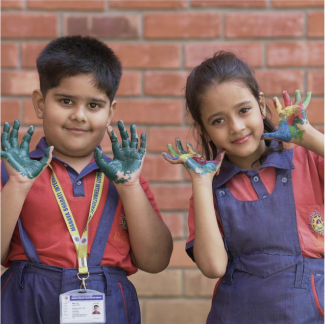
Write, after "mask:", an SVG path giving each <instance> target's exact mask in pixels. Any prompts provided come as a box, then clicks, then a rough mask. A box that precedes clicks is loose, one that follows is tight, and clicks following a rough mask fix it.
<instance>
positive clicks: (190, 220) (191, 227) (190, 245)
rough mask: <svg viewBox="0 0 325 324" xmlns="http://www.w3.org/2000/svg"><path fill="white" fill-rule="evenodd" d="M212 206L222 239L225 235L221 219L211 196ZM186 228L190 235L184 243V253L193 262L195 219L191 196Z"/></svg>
mask: <svg viewBox="0 0 325 324" xmlns="http://www.w3.org/2000/svg"><path fill="white" fill-rule="evenodd" d="M213 204H214V211H215V213H216V218H217V222H218V226H219V230H220V234H221V236H222V238H224V236H225V235H224V231H223V227H222V223H221V219H220V216H219V213H218V210H217V205H216V201H215V196H214V195H213ZM188 227H189V232H190V234H189V237H188V240H187V242H186V253H187V254H188V256H189V257H190V258H191V259H192V260H193V261H194V262H195V259H194V254H193V246H194V238H195V218H194V202H193V195H192V197H191V198H190V207H189V211H188Z"/></svg>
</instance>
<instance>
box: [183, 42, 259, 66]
mask: <svg viewBox="0 0 325 324" xmlns="http://www.w3.org/2000/svg"><path fill="white" fill-rule="evenodd" d="M220 50H225V51H230V52H233V53H234V54H236V55H237V56H238V58H240V59H242V60H243V61H244V62H246V63H247V64H248V65H249V66H251V67H260V66H262V64H263V60H262V58H263V45H262V43H256V42H254V43H253V42H249V43H248V42H245V43H242V42H240V43H239V42H237V43H229V42H221V43H219V42H215V43H212V44H210V43H205V44H204V43H203V44H202V43H190V44H185V65H186V67H187V68H193V67H195V66H197V65H199V64H201V62H203V61H204V60H205V59H206V58H209V57H213V55H214V53H216V52H217V51H220Z"/></svg>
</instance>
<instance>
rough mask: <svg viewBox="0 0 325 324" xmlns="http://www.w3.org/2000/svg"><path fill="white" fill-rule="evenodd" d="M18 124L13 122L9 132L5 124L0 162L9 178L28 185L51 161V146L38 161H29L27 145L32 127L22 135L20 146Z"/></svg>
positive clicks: (32, 131)
mask: <svg viewBox="0 0 325 324" xmlns="http://www.w3.org/2000/svg"><path fill="white" fill-rule="evenodd" d="M19 127H20V123H19V121H18V120H15V122H14V125H13V128H12V130H11V132H10V135H9V131H10V124H9V123H5V124H4V126H3V133H2V134H1V151H0V154H1V160H3V161H4V163H5V165H6V169H7V172H8V174H9V178H10V179H11V180H16V181H17V182H20V183H30V184H32V183H33V181H34V180H35V179H36V178H37V177H38V176H39V175H40V174H41V173H42V171H43V170H44V169H45V168H46V167H47V166H48V165H49V164H50V162H51V160H52V151H53V146H50V147H48V148H47V149H46V150H45V155H44V156H43V157H42V158H41V160H40V161H37V160H31V159H30V157H29V143H30V140H31V138H32V135H33V133H34V127H33V126H30V127H29V129H28V131H27V134H25V135H24V137H23V139H22V141H21V144H20V146H19V143H18V131H19ZM30 180H33V181H30Z"/></svg>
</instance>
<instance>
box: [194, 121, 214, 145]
mask: <svg viewBox="0 0 325 324" xmlns="http://www.w3.org/2000/svg"><path fill="white" fill-rule="evenodd" d="M194 127H195V129H196V131H197V132H198V133H199V134H200V135H201V136H203V137H204V138H205V140H206V141H207V142H210V141H211V138H210V136H209V135H208V134H207V132H205V131H204V132H203V131H202V129H201V126H200V125H199V123H197V122H194Z"/></svg>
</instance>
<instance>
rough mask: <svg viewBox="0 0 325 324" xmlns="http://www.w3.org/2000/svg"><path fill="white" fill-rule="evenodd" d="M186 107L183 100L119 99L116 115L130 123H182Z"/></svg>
mask: <svg viewBox="0 0 325 324" xmlns="http://www.w3.org/2000/svg"><path fill="white" fill-rule="evenodd" d="M183 115H184V108H183V102H182V101H181V100H151V99H145V100H144V99H139V100H134V99H130V100H118V101H117V109H116V112H115V116H116V118H117V119H122V120H123V121H124V122H125V123H128V124H142V125H143V124H145V125H162V124H169V125H181V124H182V122H183Z"/></svg>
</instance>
